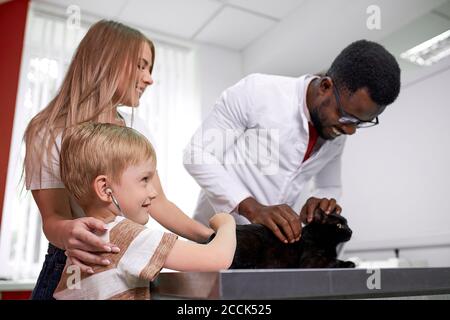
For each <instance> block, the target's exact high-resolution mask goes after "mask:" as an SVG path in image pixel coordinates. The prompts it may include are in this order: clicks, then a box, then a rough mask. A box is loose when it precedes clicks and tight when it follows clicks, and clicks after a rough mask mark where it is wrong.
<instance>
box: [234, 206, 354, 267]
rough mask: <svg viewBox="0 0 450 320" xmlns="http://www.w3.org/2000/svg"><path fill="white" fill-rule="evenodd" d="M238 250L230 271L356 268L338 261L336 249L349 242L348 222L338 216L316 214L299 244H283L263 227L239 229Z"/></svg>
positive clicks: (237, 227)
mask: <svg viewBox="0 0 450 320" xmlns="http://www.w3.org/2000/svg"><path fill="white" fill-rule="evenodd" d="M236 236H237V246H236V252H235V255H234V260H233V263H232V265H231V267H230V269H277V268H354V267H355V264H354V263H353V262H351V261H341V260H338V259H337V253H336V246H337V245H338V244H340V243H342V242H346V241H348V240H350V238H351V236H352V230H351V229H350V228H349V227H348V225H347V220H346V219H345V218H344V217H342V216H340V215H338V214H336V213H331V214H329V215H326V214H325V213H324V212H323V211H322V210H320V209H317V210H316V211H315V212H314V219H313V221H312V222H311V223H309V224H308V225H306V226H305V227H304V228H303V231H302V236H301V238H300V241H297V242H295V243H293V244H285V243H282V242H281V241H280V240H279V239H278V238H277V237H276V236H275V235H274V234H273V232H272V231H271V230H270V229H268V228H267V227H265V226H263V225H260V224H248V225H238V226H236Z"/></svg>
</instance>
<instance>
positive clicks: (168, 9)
mask: <svg viewBox="0 0 450 320" xmlns="http://www.w3.org/2000/svg"><path fill="white" fill-rule="evenodd" d="M35 2H40V3H46V4H52V5H55V6H58V7H61V8H63V9H64V8H66V7H68V6H69V5H77V6H79V7H80V9H81V14H82V15H83V13H86V14H89V15H94V16H98V17H102V18H108V19H116V20H120V21H122V22H125V23H127V22H128V23H130V24H132V25H135V26H140V27H142V28H145V29H147V30H150V31H152V32H156V33H160V34H162V35H166V36H171V37H175V38H178V39H182V40H188V41H194V42H200V43H208V44H213V45H216V46H220V47H224V48H227V49H232V50H237V51H241V50H242V49H244V48H245V47H247V46H248V45H249V44H251V43H252V42H253V41H254V40H256V39H258V38H259V37H261V36H262V35H263V34H265V33H266V32H267V31H268V30H269V29H271V28H273V27H274V26H275V25H277V24H278V23H280V21H282V20H283V19H284V18H285V17H286V16H288V15H289V14H290V13H291V12H292V11H294V10H295V9H296V8H297V7H299V6H300V5H301V4H302V3H303V2H304V0H276V1H274V0H145V1H144V0H113V1H112V0H95V1H92V0H35Z"/></svg>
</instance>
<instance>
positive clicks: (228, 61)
mask: <svg viewBox="0 0 450 320" xmlns="http://www.w3.org/2000/svg"><path fill="white" fill-rule="evenodd" d="M195 54H196V58H197V75H198V77H199V79H198V83H199V86H200V87H199V94H200V100H201V105H202V116H203V117H205V116H206V115H207V114H208V113H209V111H210V110H211V109H212V107H213V106H214V102H215V101H216V100H217V98H218V97H219V95H220V94H221V93H222V91H223V90H225V89H226V88H228V87H229V86H231V85H233V84H234V83H236V82H237V81H239V80H240V79H241V78H242V76H243V74H242V57H241V54H240V53H239V52H237V51H233V50H226V49H221V48H218V47H214V46H208V45H198V46H196V48H195Z"/></svg>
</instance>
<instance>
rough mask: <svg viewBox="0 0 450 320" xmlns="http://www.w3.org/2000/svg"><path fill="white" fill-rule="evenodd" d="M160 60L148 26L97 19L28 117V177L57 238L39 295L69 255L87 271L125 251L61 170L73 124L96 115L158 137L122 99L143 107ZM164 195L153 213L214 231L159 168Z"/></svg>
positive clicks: (196, 234) (199, 235)
mask: <svg viewBox="0 0 450 320" xmlns="http://www.w3.org/2000/svg"><path fill="white" fill-rule="evenodd" d="M154 60H155V49H154V46H153V43H152V42H151V41H150V40H149V39H148V38H146V37H145V36H144V35H143V34H142V33H141V32H139V31H138V30H135V29H133V28H130V27H128V26H126V25H123V24H121V23H118V22H114V21H105V20H102V21H99V22H97V23H96V24H94V25H93V26H92V27H91V28H90V29H89V31H88V32H87V34H86V35H85V37H84V38H83V39H82V41H81V42H80V44H79V46H78V48H77V50H76V52H75V55H74V57H73V59H72V62H71V64H70V66H69V69H68V71H67V74H66V76H65V78H64V80H63V83H62V85H61V88H60V89H59V91H58V93H57V95H56V97H55V98H54V99H53V100H52V101H51V102H50V103H49V104H48V105H47V107H46V108H45V109H43V110H42V111H41V112H39V113H38V114H37V115H36V116H35V117H34V118H33V119H32V120H31V121H30V123H29V124H28V127H27V129H26V131H25V136H24V139H25V144H26V156H25V163H24V168H25V182H26V187H27V189H28V190H31V192H32V195H33V198H34V200H35V201H36V204H37V206H38V208H39V211H40V213H41V216H42V222H43V230H44V233H45V235H46V237H47V239H48V240H49V242H50V244H49V248H48V254H47V255H46V258H45V262H44V265H43V268H42V270H41V273H40V275H39V278H38V281H37V284H36V287H35V289H34V291H33V294H32V299H52V296H53V293H54V290H55V288H56V286H57V284H58V281H59V280H60V277H61V273H62V271H63V269H64V265H65V262H66V256H67V257H68V258H69V259H70V260H71V262H72V263H73V264H75V265H78V266H79V267H80V268H81V270H82V271H83V272H87V273H93V272H94V271H93V268H92V266H95V265H103V266H105V265H108V264H110V261H108V260H107V259H102V258H101V255H100V254H99V253H105V252H113V253H117V252H119V248H118V247H116V246H114V245H112V244H110V243H104V242H103V241H102V240H101V239H100V237H99V235H101V234H102V233H103V232H104V231H105V224H104V223H103V222H102V221H100V220H97V219H95V218H92V217H85V215H84V212H83V210H82V209H81V207H80V206H79V205H78V204H77V202H76V200H75V198H73V196H71V195H70V194H69V193H68V191H67V190H66V189H65V187H64V184H63V182H62V181H61V178H60V175H59V150H60V146H61V137H62V134H63V132H65V130H67V129H69V130H70V128H71V127H74V126H75V125H77V124H80V123H83V122H87V121H94V122H102V123H114V124H119V125H124V126H125V125H126V126H132V127H133V128H135V129H136V130H138V131H140V132H141V133H142V134H144V135H145V136H146V137H147V138H148V139H149V140H150V141H152V139H151V137H150V136H149V134H148V131H147V128H146V127H145V125H143V123H142V121H139V119H134V121H133V117H131V119H130V117H128V116H126V115H125V114H121V113H119V112H118V110H117V107H118V106H119V105H126V106H130V107H137V106H138V105H139V98H140V96H141V95H142V94H143V92H144V90H145V89H146V88H147V87H148V86H150V85H152V83H153V79H152V69H153V63H154ZM151 183H152V185H153V186H154V188H155V190H156V192H157V193H158V194H159V196H158V198H157V199H155V200H154V201H153V202H152V209H151V215H152V217H153V218H154V219H155V220H157V221H158V222H159V223H160V224H161V225H163V226H164V227H166V228H167V229H169V230H170V231H172V232H174V233H176V234H178V235H180V236H182V237H185V238H187V239H190V240H193V241H196V242H203V241H205V240H206V239H208V237H209V236H210V235H211V234H212V233H213V232H214V231H213V230H212V229H209V228H207V227H206V226H204V225H202V224H200V223H198V222H195V221H194V220H192V219H190V218H189V217H188V216H186V215H185V214H184V213H183V212H182V211H181V210H180V209H179V208H177V207H176V206H175V205H174V204H173V203H172V202H170V201H169V200H168V199H167V198H166V197H165V195H164V192H163V190H162V187H161V183H160V180H159V177H158V174H157V173H156V174H155V175H154V176H153V178H152V180H151Z"/></svg>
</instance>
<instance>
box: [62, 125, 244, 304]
mask: <svg viewBox="0 0 450 320" xmlns="http://www.w3.org/2000/svg"><path fill="white" fill-rule="evenodd" d="M60 157H61V159H60V163H61V179H62V181H63V182H64V184H65V186H66V188H67V190H68V191H69V192H71V193H72V194H73V195H74V196H75V198H76V199H77V200H78V202H79V204H80V206H81V207H82V208H83V210H84V212H85V213H86V215H87V216H90V217H95V218H98V219H100V220H102V221H104V222H105V223H106V224H107V227H106V229H107V232H106V233H105V234H104V235H103V236H102V237H103V239H104V240H105V241H107V242H111V243H113V244H115V245H117V246H118V247H119V248H120V253H118V254H117V253H103V254H102V258H103V259H107V260H109V261H110V264H109V265H108V266H106V267H100V266H98V267H96V266H93V267H92V268H93V270H94V273H93V274H86V273H80V272H79V270H78V272H77V269H76V266H73V265H72V266H71V265H69V263H67V264H66V267H65V269H64V271H63V274H62V277H61V280H60V282H59V284H58V287H57V288H56V291H55V294H54V297H55V298H56V299H149V298H150V292H149V281H152V280H153V279H155V277H156V276H157V275H158V273H159V271H160V270H161V268H163V267H165V268H169V269H172V270H179V271H216V270H220V269H227V268H228V267H229V266H230V265H231V263H232V260H233V255H234V251H235V248H236V235H235V228H236V226H235V222H234V219H233V217H232V216H231V215H229V214H226V213H219V214H216V215H215V216H214V217H213V218H212V219H211V220H210V226H211V228H213V229H214V230H215V231H216V236H215V238H214V239H213V240H212V241H211V242H210V243H209V244H206V245H202V244H196V243H193V242H188V241H182V240H177V236H176V235H174V234H171V233H167V232H164V231H161V230H158V229H149V228H146V227H145V226H144V225H145V224H146V223H147V222H148V219H149V215H150V212H151V202H152V200H153V199H155V198H156V197H157V196H158V195H157V193H156V192H155V190H154V188H153V186H152V185H151V183H150V181H151V178H152V175H153V174H154V173H155V171H156V155H155V152H154V149H153V147H152V145H151V144H150V143H149V141H148V140H147V139H146V138H145V137H144V136H143V135H141V134H140V133H138V132H137V131H135V130H133V129H131V128H127V127H122V126H117V125H113V124H106V123H87V124H82V125H79V126H77V127H75V128H73V129H72V130H70V131H67V132H66V134H65V136H64V137H63V143H62V146H61V153H60ZM77 276H78V278H77Z"/></svg>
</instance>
